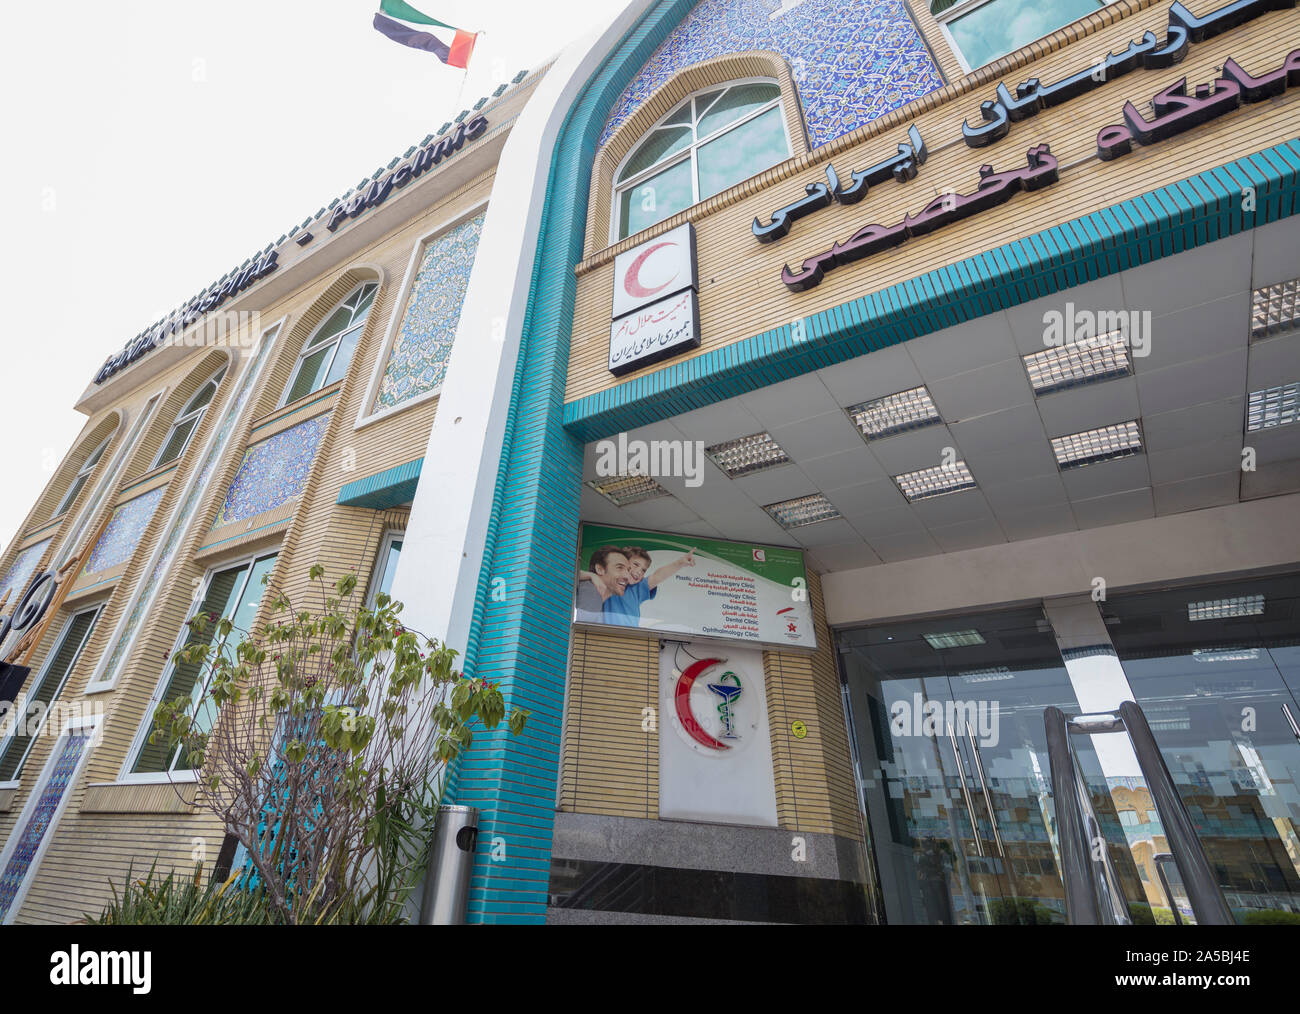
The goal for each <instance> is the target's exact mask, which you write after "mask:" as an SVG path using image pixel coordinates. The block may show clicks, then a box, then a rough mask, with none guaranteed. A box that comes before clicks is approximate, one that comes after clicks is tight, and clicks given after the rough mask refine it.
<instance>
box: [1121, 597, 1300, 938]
mask: <svg viewBox="0 0 1300 1014" xmlns="http://www.w3.org/2000/svg"><path fill="white" fill-rule="evenodd" d="M1104 612H1105V614H1106V617H1107V624H1108V627H1109V629H1110V633H1111V639H1112V641H1113V643H1114V645H1115V648H1116V650H1117V652H1118V653H1119V656H1120V661H1121V663H1122V665H1123V667H1124V672H1125V674H1126V676H1127V677H1128V681H1129V685H1130V686H1131V687H1132V690H1133V693H1134V697H1135V699H1136V700H1137V702H1138V704H1140V705H1141V706H1142V708H1143V710H1144V711H1145V712H1146V715H1147V719H1148V721H1149V722H1150V724H1151V729H1152V732H1153V734H1154V735H1155V738H1156V742H1157V743H1158V745H1159V746H1160V749H1161V753H1162V754H1163V756H1164V759H1165V763H1166V765H1167V766H1168V767H1169V771H1170V774H1171V775H1172V776H1173V779H1174V783H1175V785H1176V786H1177V787H1178V790H1179V794H1180V795H1181V797H1182V799H1183V802H1184V804H1185V805H1186V806H1187V809H1188V811H1189V813H1190V814H1191V817H1192V822H1193V825H1194V827H1195V829H1196V833H1197V835H1198V837H1199V838H1200V840H1201V844H1202V846H1203V847H1204V849H1205V852H1206V856H1207V858H1208V859H1209V861H1210V864H1211V866H1212V867H1213V869H1214V870H1215V872H1216V873H1217V875H1218V880H1219V886H1220V887H1221V888H1222V890H1223V893H1224V895H1225V897H1226V899H1227V901H1228V904H1229V906H1230V907H1231V908H1232V910H1233V914H1234V917H1235V918H1236V919H1237V921H1238V922H1240V923H1261V922H1263V923H1276V922H1294V923H1296V924H1300V838H1298V837H1297V831H1298V829H1300V790H1298V787H1297V786H1298V784H1300V728H1297V727H1296V725H1295V723H1296V722H1297V720H1300V703H1298V701H1300V693H1298V691H1300V579H1297V578H1296V577H1294V576H1287V577H1274V578H1266V579H1257V580H1250V581H1244V582H1232V583H1224V584H1219V585H1213V586H1209V587H1198V588H1193V589H1179V590H1174V591H1162V592H1153V593H1143V594H1136V595H1126V596H1114V597H1113V598H1112V600H1111V601H1109V602H1107V603H1106V604H1105V606H1104ZM1121 816H1126V815H1125V814H1121ZM1126 819H1127V820H1129V821H1131V822H1132V823H1133V824H1135V825H1138V826H1141V827H1144V828H1148V829H1151V830H1153V832H1154V836H1155V837H1156V841H1157V842H1159V841H1160V840H1161V839H1160V838H1159V837H1158V836H1159V833H1160V832H1159V824H1158V820H1159V818H1158V815H1157V814H1156V813H1155V811H1154V809H1145V812H1144V808H1143V807H1139V806H1135V807H1134V808H1133V811H1132V813H1131V815H1129V816H1126Z"/></svg>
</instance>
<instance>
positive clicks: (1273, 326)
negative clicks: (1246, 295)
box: [1250, 278, 1300, 341]
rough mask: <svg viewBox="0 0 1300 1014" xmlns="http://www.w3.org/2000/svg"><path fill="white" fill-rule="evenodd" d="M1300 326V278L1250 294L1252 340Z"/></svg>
mask: <svg viewBox="0 0 1300 1014" xmlns="http://www.w3.org/2000/svg"><path fill="white" fill-rule="evenodd" d="M1297 326H1300V278H1293V279H1292V280H1291V281H1289V282H1280V283H1278V284H1277V285H1266V286H1264V287H1263V288H1262V289H1256V290H1255V291H1254V292H1252V293H1251V294H1250V340H1251V341H1259V339H1261V338H1267V337H1268V336H1269V335H1275V334H1281V333H1282V332H1283V331H1290V330H1292V329H1293V328H1295V327H1297Z"/></svg>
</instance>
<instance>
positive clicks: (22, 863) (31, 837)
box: [0, 733, 90, 922]
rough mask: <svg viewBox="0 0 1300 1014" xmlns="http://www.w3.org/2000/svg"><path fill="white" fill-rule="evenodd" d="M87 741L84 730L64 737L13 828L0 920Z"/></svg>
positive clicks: (1, 884)
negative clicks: (26, 812) (23, 819)
mask: <svg viewBox="0 0 1300 1014" xmlns="http://www.w3.org/2000/svg"><path fill="white" fill-rule="evenodd" d="M89 742H90V736H88V735H86V734H84V733H77V734H72V735H69V736H68V738H67V739H65V740H64V741H63V749H62V750H60V751H59V758H58V760H57V761H55V762H54V767H53V768H52V769H51V771H50V777H49V780H48V781H46V783H45V787H44V788H43V789H42V790H41V795H40V798H39V799H37V801H36V806H35V807H34V808H33V809H32V813H31V816H30V817H28V818H27V823H26V825H24V826H23V829H22V830H21V831H19V832H16V833H17V835H18V843H17V845H16V847H15V848H14V851H13V854H12V855H11V856H10V857H9V861H8V862H6V863H5V868H4V872H3V873H0V922H3V921H4V918H5V916H6V915H8V913H9V906H10V905H12V904H13V902H14V898H16V897H17V896H18V889H19V888H20V887H22V883H23V880H25V879H26V877H27V873H28V871H29V870H30V869H31V865H32V860H34V859H35V858H36V852H37V850H38V849H39V848H40V847H41V842H42V841H43V840H44V839H45V832H46V831H48V830H49V829H50V824H51V823H52V822H53V820H54V812H55V811H56V810H57V809H58V808H59V803H60V802H62V800H63V794H64V793H65V792H66V791H67V789H68V783H69V782H71V781H72V775H73V773H74V772H75V771H76V770H77V762H78V761H80V760H81V755H82V754H83V753H85V751H86V744H87V743H89Z"/></svg>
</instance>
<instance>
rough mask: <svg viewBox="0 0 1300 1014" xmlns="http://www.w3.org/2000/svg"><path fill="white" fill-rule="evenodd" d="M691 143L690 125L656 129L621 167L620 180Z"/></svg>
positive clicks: (628, 177)
mask: <svg viewBox="0 0 1300 1014" xmlns="http://www.w3.org/2000/svg"><path fill="white" fill-rule="evenodd" d="M690 143H691V128H690V127H673V128H670V129H668V130H656V131H655V132H654V133H653V134H651V135H650V136H649V138H647V139H646V142H645V143H644V144H643V145H641V147H640V149H638V151H637V153H636V154H635V155H633V156H632V158H631V160H629V162H628V164H627V165H626V166H624V167H623V172H622V174H621V175H620V177H619V179H620V180H626V179H631V178H632V177H633V176H635V175H636V174H637V173H639V172H642V171H643V170H645V169H649V168H650V167H651V166H652V165H654V164H656V163H657V162H659V161H660V160H662V159H664V158H667V157H668V156H669V155H671V154H673V153H674V152H678V151H681V150H682V149H683V148H685V147H686V146H687V145H688V144H690Z"/></svg>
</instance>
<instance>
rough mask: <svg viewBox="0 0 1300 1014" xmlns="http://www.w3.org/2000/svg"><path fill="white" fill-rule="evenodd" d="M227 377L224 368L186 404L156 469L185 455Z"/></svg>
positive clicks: (172, 429)
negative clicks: (223, 379) (218, 389)
mask: <svg viewBox="0 0 1300 1014" xmlns="http://www.w3.org/2000/svg"><path fill="white" fill-rule="evenodd" d="M225 375H226V367H225V366H223V367H221V369H219V370H217V372H216V373H214V374H213V375H212V376H211V377H210V378H209V379H208V380H207V381H206V382H204V384H203V386H202V387H200V388H199V389H198V391H197V392H196V393H195V395H194V397H193V398H191V399H190V400H189V401H188V402H186V403H185V406H184V407H183V408H182V409H181V410H180V412H178V413H177V415H176V421H175V422H174V423H172V428H171V429H170V430H169V431H168V433H167V439H166V440H164V441H163V445H162V449H161V450H160V451H159V452H158V457H157V458H155V459H154V463H153V467H154V468H159V467H161V466H162V465H165V464H167V463H168V462H169V461H175V460H176V459H177V458H179V457H180V456H181V455H182V454H184V453H185V448H187V447H188V446H189V445H190V438H191V437H192V436H194V434H195V433H196V432H197V431H198V428H199V423H201V422H203V416H204V414H205V413H206V412H207V410H208V405H209V404H211V402H212V399H213V397H215V395H216V393H217V388H218V387H219V386H221V380H222V378H223V377H225Z"/></svg>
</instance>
